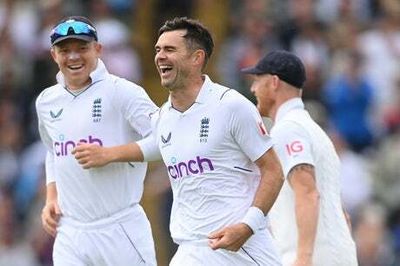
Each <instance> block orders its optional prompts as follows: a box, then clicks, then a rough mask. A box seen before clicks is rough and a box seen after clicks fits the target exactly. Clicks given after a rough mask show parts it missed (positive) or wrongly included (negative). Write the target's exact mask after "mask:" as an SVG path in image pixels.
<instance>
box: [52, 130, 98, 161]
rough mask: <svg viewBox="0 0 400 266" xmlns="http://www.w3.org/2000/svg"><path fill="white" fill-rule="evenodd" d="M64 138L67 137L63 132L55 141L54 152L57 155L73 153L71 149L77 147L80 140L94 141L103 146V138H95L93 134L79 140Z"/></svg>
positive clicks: (85, 141)
mask: <svg viewBox="0 0 400 266" xmlns="http://www.w3.org/2000/svg"><path fill="white" fill-rule="evenodd" d="M64 139H65V137H64V135H62V134H61V135H60V136H59V141H55V142H54V143H53V147H54V153H55V155H56V156H68V155H69V154H71V151H72V150H73V149H74V148H75V146H76V145H77V143H79V142H83V143H94V144H98V145H100V146H103V142H102V141H101V139H98V138H95V137H93V136H91V135H89V136H88V138H87V139H80V140H78V141H77V142H75V141H73V140H64Z"/></svg>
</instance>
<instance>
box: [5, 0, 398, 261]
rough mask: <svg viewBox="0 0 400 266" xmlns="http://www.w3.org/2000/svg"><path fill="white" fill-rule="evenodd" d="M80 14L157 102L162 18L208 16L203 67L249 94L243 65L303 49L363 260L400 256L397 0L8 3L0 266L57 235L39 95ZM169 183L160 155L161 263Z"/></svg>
mask: <svg viewBox="0 0 400 266" xmlns="http://www.w3.org/2000/svg"><path fill="white" fill-rule="evenodd" d="M72 14H73V15H86V16H89V17H90V18H91V19H92V20H93V21H94V22H95V24H96V25H97V29H98V32H99V39H100V42H102V43H103V45H104V48H105V49H104V54H103V60H104V61H105V62H106V65H107V66H108V69H109V71H110V72H112V73H114V74H117V75H120V76H123V77H125V78H127V79H129V80H131V81H135V82H137V83H139V84H140V85H142V86H143V87H144V88H145V89H146V90H147V92H148V94H149V95H150V97H151V98H152V99H153V100H154V101H155V102H156V103H157V104H158V105H160V104H161V103H163V102H164V101H165V100H166V98H167V94H168V92H167V91H166V90H164V89H162V88H161V87H160V84H159V77H158V74H157V73H156V69H155V67H154V63H153V56H154V44H155V41H156V38H157V30H158V28H159V27H160V26H161V24H162V23H163V22H164V21H165V20H166V19H170V18H172V17H174V16H188V17H192V18H196V19H199V20H201V21H202V22H203V23H204V24H205V25H207V26H208V27H209V28H210V29H211V31H212V32H213V37H214V39H215V44H216V47H215V54H214V55H213V57H212V60H211V61H210V63H209V65H208V68H207V72H208V73H209V75H210V76H211V77H212V78H213V79H214V80H216V81H219V82H221V83H223V84H225V85H227V86H230V87H232V88H234V89H236V90H238V91H239V92H241V93H242V94H244V95H245V96H246V97H248V98H249V99H250V100H252V101H254V98H252V95H251V94H250V93H249V91H248V88H249V85H250V83H249V80H247V79H246V78H245V77H244V76H242V75H241V74H240V73H239V70H240V69H241V68H242V67H246V66H249V65H252V64H254V63H255V62H256V61H257V60H258V58H259V57H260V56H262V55H263V54H264V53H266V52H268V51H270V50H272V49H276V48H283V49H288V50H291V51H293V52H295V53H296V54H297V55H298V56H299V57H301V58H302V59H303V61H304V62H305V64H306V71H307V77H308V79H307V82H306V85H305V90H304V98H305V101H306V106H307V108H308V110H310V112H311V114H312V116H313V117H314V118H315V119H316V120H317V121H318V122H319V123H320V124H321V125H322V126H323V127H324V128H325V129H326V130H327V131H328V132H329V134H330V136H331V137H332V139H333V140H334V143H335V145H336V148H337V150H338V153H339V154H340V157H341V159H342V164H343V165H342V172H341V182H342V188H343V201H344V204H345V206H346V208H347V209H348V211H349V212H350V214H351V217H352V221H353V228H352V230H353V235H354V239H355V241H356V242H357V246H358V257H359V263H360V266H386V265H400V1H399V0H218V1H216V0H82V1H79V0H69V1H62V0H0V265H1V266H3V265H4V266H8V265H14V266H36V265H38V266H39V265H43V266H44V265H52V261H51V247H52V241H53V240H52V239H51V238H50V237H49V236H47V235H46V234H45V233H44V232H43V230H42V229H41V224H40V211H41V208H42V206H43V203H44V197H45V193H44V189H45V188H44V182H45V177H44V171H43V170H44V168H43V166H44V165H43V163H44V153H45V150H44V147H43V146H42V145H41V143H40V142H38V133H37V126H36V117H35V116H36V115H35V110H34V100H35V98H36V96H37V95H38V94H39V93H40V91H42V90H43V89H44V88H45V87H47V86H50V85H52V84H53V83H54V82H55V74H56V71H57V68H56V65H55V64H54V63H53V62H52V61H51V57H50V54H49V48H50V47H49V46H50V43H49V32H50V30H51V27H52V26H53V25H54V24H55V23H56V22H57V21H58V20H59V19H60V18H62V17H64V16H66V15H72ZM168 182H169V181H168V178H167V175H166V173H165V170H164V168H163V166H162V164H161V163H152V164H151V165H150V170H149V173H148V176H147V178H146V183H145V192H144V196H143V205H144V207H145V209H146V211H147V214H148V216H149V218H150V221H151V224H152V228H153V234H154V238H155V242H156V250H157V257H158V262H159V265H167V264H168V261H169V259H170V257H171V255H172V254H173V252H174V250H175V248H176V247H175V246H174V245H173V244H172V241H171V239H170V237H169V232H168V219H169V208H170V203H171V191H170V188H169V183H168ZM105 196H106V195H105Z"/></svg>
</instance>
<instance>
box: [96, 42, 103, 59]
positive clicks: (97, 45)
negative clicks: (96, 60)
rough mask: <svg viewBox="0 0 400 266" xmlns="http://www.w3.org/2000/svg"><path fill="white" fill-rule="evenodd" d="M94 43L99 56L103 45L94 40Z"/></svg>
mask: <svg viewBox="0 0 400 266" xmlns="http://www.w3.org/2000/svg"><path fill="white" fill-rule="evenodd" d="M94 45H95V49H96V52H97V55H98V56H99V57H100V55H101V54H102V53H103V45H101V44H100V43H98V42H95V43H94Z"/></svg>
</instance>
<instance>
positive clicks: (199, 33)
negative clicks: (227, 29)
mask: <svg viewBox="0 0 400 266" xmlns="http://www.w3.org/2000/svg"><path fill="white" fill-rule="evenodd" d="M174 30H186V31H187V33H186V34H185V36H184V38H185V39H186V43H187V45H188V47H189V48H190V49H201V50H204V52H205V54H206V57H205V63H204V65H206V64H207V61H208V59H209V58H210V57H211V54H212V52H213V49H214V41H213V39H212V37H211V33H210V31H209V30H208V29H207V28H206V27H205V26H204V25H203V24H201V23H200V22H199V21H198V20H194V19H189V18H187V17H176V18H174V19H172V20H167V21H166V22H165V23H164V25H163V26H161V28H160V29H159V31H158V37H160V36H161V34H163V33H164V32H168V31H174Z"/></svg>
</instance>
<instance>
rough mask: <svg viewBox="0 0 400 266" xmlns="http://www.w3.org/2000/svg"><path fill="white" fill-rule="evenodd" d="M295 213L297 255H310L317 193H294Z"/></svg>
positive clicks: (317, 202) (314, 227) (316, 215)
mask: <svg viewBox="0 0 400 266" xmlns="http://www.w3.org/2000/svg"><path fill="white" fill-rule="evenodd" d="M295 202H296V203H295V213H296V224H297V229H298V239H297V257H298V258H300V257H303V256H304V257H312V254H313V251H314V243H315V238H316V234H317V227H318V216H319V194H318V192H317V191H316V190H315V191H309V192H306V193H304V194H299V193H298V194H296V195H295Z"/></svg>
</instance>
